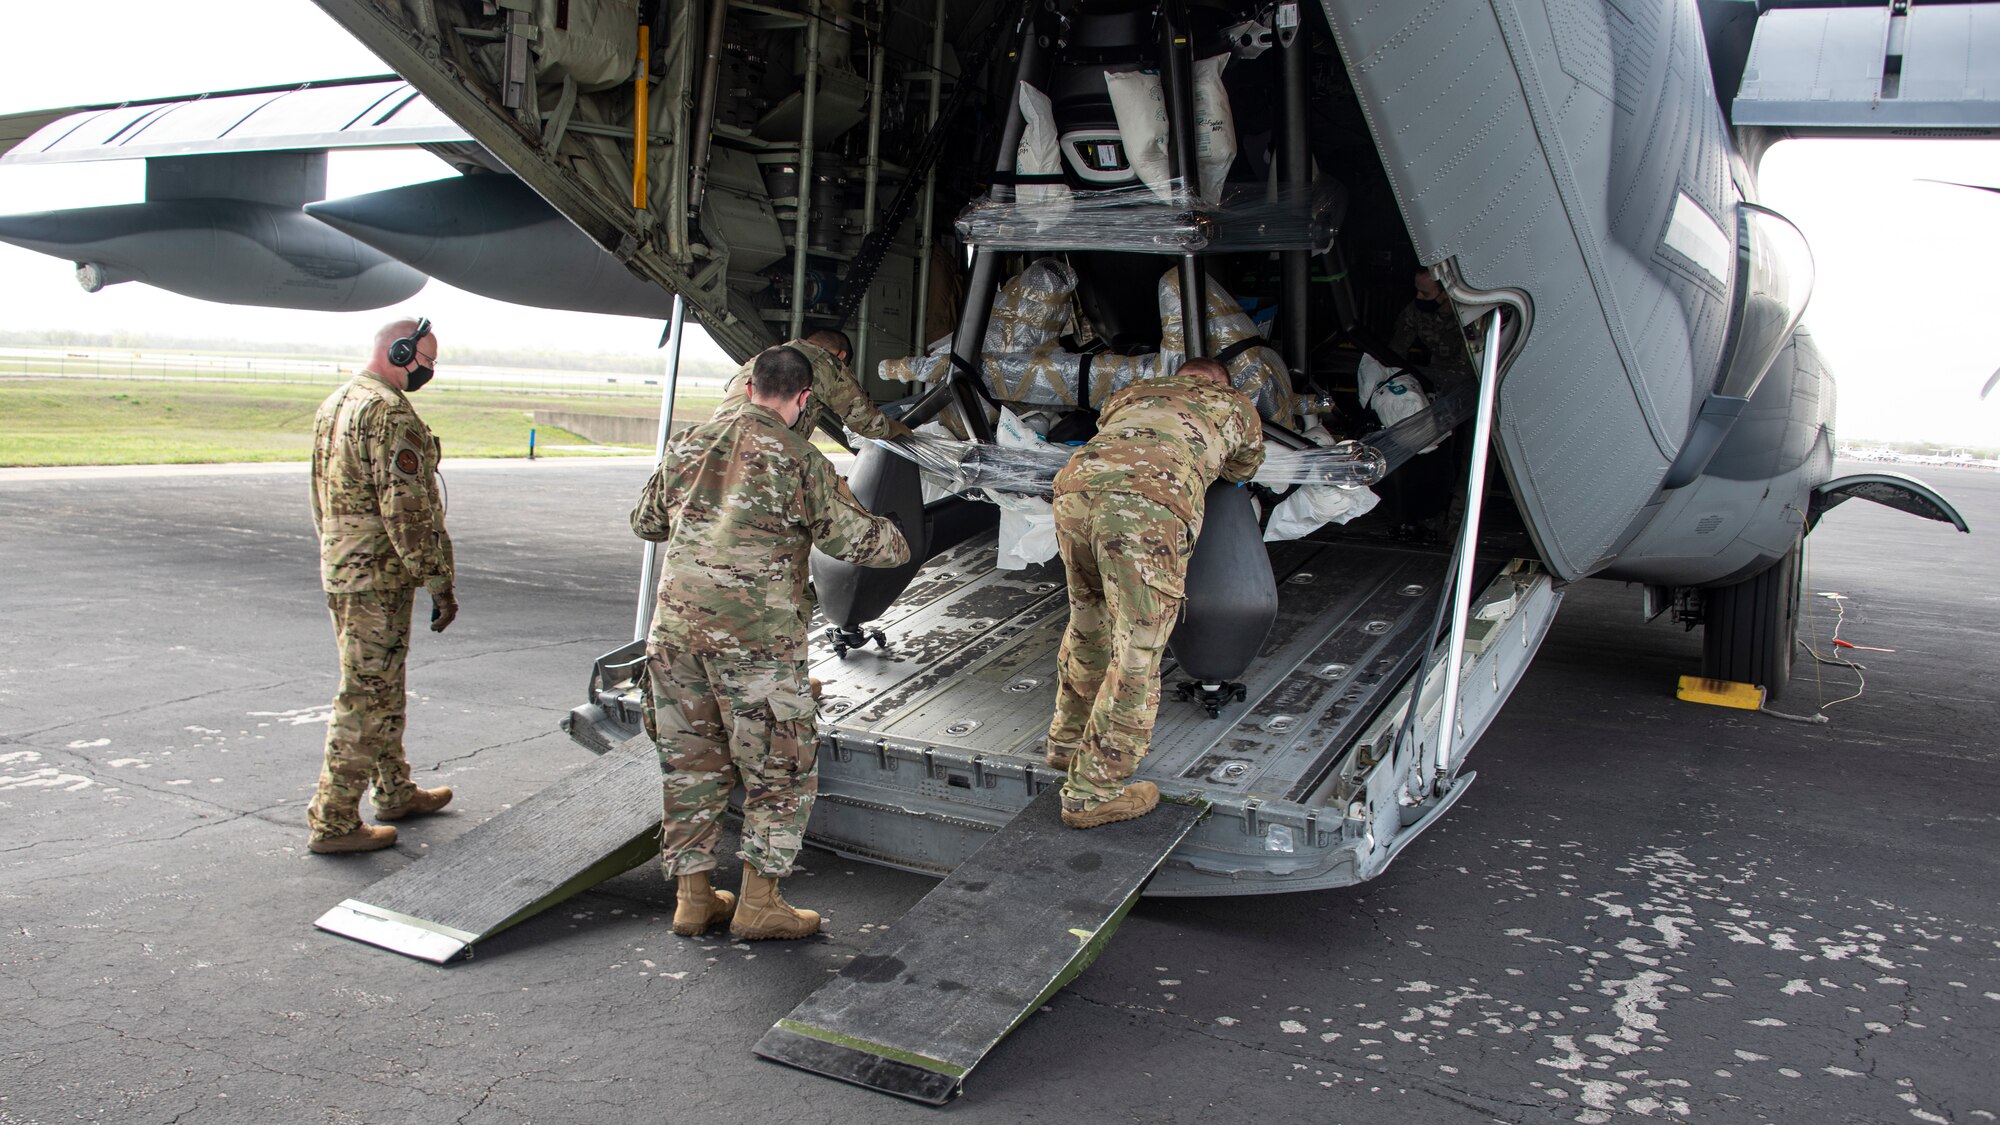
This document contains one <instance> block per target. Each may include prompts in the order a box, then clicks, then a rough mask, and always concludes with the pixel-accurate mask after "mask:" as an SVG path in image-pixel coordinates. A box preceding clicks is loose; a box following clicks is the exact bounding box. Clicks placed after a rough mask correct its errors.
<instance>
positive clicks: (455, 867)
mask: <svg viewBox="0 0 2000 1125" xmlns="http://www.w3.org/2000/svg"><path fill="white" fill-rule="evenodd" d="M412 835H415V833H412ZM659 841H660V766H659V758H658V756H657V755H656V754H655V753H654V751H653V745H652V743H651V742H650V741H648V740H647V739H645V738H644V737H640V738H634V739H631V740H629V741H627V742H626V743H625V744H624V745H622V746H619V747H617V748H616V749H614V750H612V751H611V752H610V753H608V754H605V755H604V756H603V757H600V758H594V759H591V760H590V761H589V762H587V763H585V764H584V765H582V766H580V767H578V768H577V769H576V770H575V771H573V772H571V773H570V774H569V775H568V776H566V777H563V778H561V779H560V780H558V781H556V782H555V783H554V784H551V785H550V786H548V787H547V788H545V789H543V790H542V791H541V792H539V793H536V794H535V795H534V796H532V797H529V798H528V799H527V800H525V801H522V802H521V803H519V804H517V805H515V806H514V807H513V808H511V809H508V810H506V811H504V812H502V813H500V814H499V815H498V816H495V817H493V818H492V819H490V820H488V821H486V823H484V824H481V825H479V826H478V827H476V828H474V829H472V830H471V831H469V832H467V833H465V834H464V835H462V836H460V837H459V838H458V839H456V840H453V841H452V842H451V843H450V844H447V845H445V846H443V847H439V848H433V849H431V851H430V852H429V853H428V854H426V855H425V856H424V857H423V858H422V859H421V860H418V861H417V862H415V863H412V864H410V865H409V866H408V867H405V868H403V869H402V870H401V871H398V872H396V873H395V874H394V875H391V876H389V877H388V878H386V879H383V880H382V881H380V882H378V883H376V884H375V885H374V886H372V887H369V888H368V889H367V890H365V891H363V892H361V893H360V894H358V895H355V896H354V897H353V898H350V899H348V900H347V901H345V902H343V903H341V904H340V905H339V906H336V907H334V908H333V909H332V910H329V911H327V912H326V913H325V914H323V915H321V916H320V918H319V920H318V921H317V922H316V923H315V924H316V925H317V926H319V928H320V929H322V930H328V931H330V932H332V933H336V934H341V935H343V936H345V937H351V938H354V939H355V940H357V941H363V942H367V943H368V944H370V945H377V946H381V947H382V948H383V949H388V950H392V951H394V952H396V953H402V954H406V955H408V956H411V957H415V958H418V959H419V960H423V961H433V962H436V963H438V964H443V963H444V962H446V961H450V960H453V959H455V958H458V957H464V956H470V955H471V950H472V946H473V943H475V942H478V941H483V940H484V939H486V938H489V937H492V936H493V935H494V934H497V933H499V932H500V931H501V930H504V929H506V928H507V927H509V926H512V925H514V924H515V923H516V922H519V921H521V920H522V919H524V918H530V917H533V916H534V915H536V914H538V913H540V912H542V911H544V910H547V909H548V908H550V907H552V906H554V905H556V904H557V903H559V902H561V901H563V900H564V899H566V898H569V897H570V896H572V895H575V894H578V893H580V892H582V891H586V890H589V889H590V888H591V887H594V886H596V885H597V884H599V883H602V882H603V881H604V880H606V879H609V878H611V877H613V876H615V875H619V874H622V873H624V872H626V871H629V870H631V869H632V868H634V867H636V866H638V865H639V864H641V863H644V862H646V861H647V860H648V859H650V858H652V857H653V856H656V855H658V854H659V849H660V843H659Z"/></svg>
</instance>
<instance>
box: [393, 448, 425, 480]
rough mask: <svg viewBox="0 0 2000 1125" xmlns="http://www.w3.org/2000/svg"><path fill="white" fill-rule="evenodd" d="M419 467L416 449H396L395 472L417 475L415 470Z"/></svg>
mask: <svg viewBox="0 0 2000 1125" xmlns="http://www.w3.org/2000/svg"><path fill="white" fill-rule="evenodd" d="M420 467H421V464H420V462H418V460H417V451H416V450H414V449H398V450H397V451H396V471H397V472H399V473H403V474H404V475H406V476H416V475H417V470H418V469H419V468H420Z"/></svg>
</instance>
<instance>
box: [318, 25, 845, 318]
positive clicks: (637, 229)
mask: <svg viewBox="0 0 2000 1125" xmlns="http://www.w3.org/2000/svg"><path fill="white" fill-rule="evenodd" d="M315 2H316V3H317V4H318V5H319V6H320V8H321V9H323V10H324V11H325V12H326V13H327V15H329V16H331V17H332V18H333V19H334V21H335V22H337V23H339V24H340V25H341V26H342V27H344V28H346V29H347V31H348V32H349V33H350V34H351V35H353V36H354V37H355V38H356V39H357V40H359V41H360V42H361V44H362V45H363V46H365V47H367V48H368V49H369V50H371V51H373V52H374V53H375V55H376V57H378V58H380V59H381V60H382V61H383V62H385V63H387V64H388V65H389V66H391V67H393V68H394V69H395V71H396V73H397V74H399V75H401V76H402V77H403V78H404V79H406V80H408V81H409V83H410V84H411V85H412V86H414V87H415V88H416V89H418V90H419V91H421V92H422V93H423V94H424V96H425V97H427V98H429V99H430V100H431V102H432V103H434V104H435V105H436V106H437V107H438V109H439V110H441V111H442V112H443V113H444V114H445V115H446V116H447V117H449V118H450V119H451V120H453V121H455V122H457V123H458V124H459V125H460V126H462V127H463V128H464V129H465V131H466V132H467V133H468V134H470V136H471V137H472V139H474V140H475V141H477V142H478V143H479V144H480V145H482V146H483V147H484V148H485V149H486V150H487V151H488V152H490V153H491V154H492V155H493V156H494V157H495V158H497V159H498V161H499V162H500V163H501V164H503V165H505V166H506V168H507V169H508V170H509V171H511V172H512V173H513V174H514V175H516V176H518V177H519V178H520V179H521V181H522V182H523V183H525V184H527V186H528V187H529V188H531V189H533V191H534V193H535V194H536V195H538V196H540V197H541V198H542V199H544V200H546V201H547V202H548V203H549V204H550V205H551V206H552V207H553V208H554V209H555V210H556V211H557V212H559V213H560V214H561V216H562V217H563V218H565V219H567V220H568V221H569V222H570V223H573V224H574V225H575V226H576V227H578V228H580V229H581V230H582V231H583V233H584V234H585V235H586V236H587V237H588V239H589V240H590V241H591V242H592V243H594V244H595V245H596V246H597V247H599V248H601V249H603V250H605V251H607V252H609V253H610V254H611V255H612V256H613V257H614V258H615V259H616V260H617V261H619V262H621V263H623V264H624V266H625V267H626V268H627V269H629V270H630V271H631V272H632V273H633V274H635V275H637V276H638V277H639V278H641V279H643V280H644V281H646V282H648V283H650V284H653V285H655V286H658V287H660V288H661V289H662V290H663V291H665V292H669V293H678V294H681V295H683V296H685V297H686V298H687V300H688V301H689V302H690V305H691V307H692V308H693V309H694V311H695V312H696V314H697V316H698V317H699V318H700V320H701V322H702V324H703V325H704V326H705V327H706V328H707V329H708V332H709V335H710V336H711V337H712V338H714V339H715V341H716V342H717V343H719V344H721V345H722V346H723V348H724V349H725V350H727V351H729V352H731V353H733V354H737V355H749V354H752V353H755V352H757V351H759V350H761V349H763V348H764V347H767V346H769V345H770V344H772V343H775V342H776V340H777V337H776V335H774V333H773V331H772V329H771V328H770V327H768V326H767V325H766V324H765V322H764V321H763V319H761V317H760V315H759V312H758V310H757V309H756V308H755V307H754V306H752V305H750V304H749V303H748V302H747V300H745V299H744V298H743V297H741V296H734V297H732V295H731V291H730V285H729V274H730V273H731V272H742V267H741V263H739V262H733V261H732V260H731V256H730V253H729V247H728V241H727V238H726V236H725V234H724V232H723V231H721V230H719V229H714V228H713V227H709V228H705V229H699V230H697V229H693V227H694V224H693V223H691V221H690V219H689V212H690V199H689V194H690V174H689V173H690V170H691V169H692V168H693V167H694V166H696V164H697V162H698V161H697V160H696V153H695V151H694V150H695V149H696V148H697V147H698V145H699V144H700V143H701V142H700V141H699V140H698V139H697V138H696V133H697V132H698V130H696V129H695V128H694V127H693V123H692V116H693V115H692V113H691V110H692V108H693V106H692V100H693V99H692V98H691V97H690V96H689V95H690V92H691V91H693V90H695V88H696V87H697V85H698V84H699V82H698V72H699V71H700V69H701V58H700V56H699V54H698V51H699V49H700V44H699V42H698V37H697V36H695V35H693V34H691V32H692V30H693V25H694V21H695V19H696V12H695V11H694V8H693V6H692V5H688V4H679V5H672V6H671V8H672V11H671V12H669V13H665V14H663V16H662V18H661V19H660V20H659V21H658V22H659V26H658V27H657V28H656V27H653V26H651V25H650V24H649V25H647V26H643V27H642V26H641V21H640V8H641V7H642V6H641V5H636V4H624V5H617V4H590V5H568V4H564V5H558V6H556V7H555V8H554V10H553V11H551V12H550V13H548V17H549V18H547V19H539V18H531V17H530V14H529V12H528V11H526V10H525V9H527V8H529V7H531V6H530V5H527V4H520V5H514V4H508V5H502V6H500V7H499V8H497V9H496V8H495V7H493V6H491V5H489V6H488V7H487V9H486V11H487V12H488V13H491V15H490V17H488V18H478V17H475V18H471V19H468V20H466V21H464V22H465V23H467V24H469V25H474V26H451V25H448V24H446V23H443V22H441V21H440V20H439V18H438V15H437V12H436V11H435V10H434V9H433V8H432V7H431V6H430V5H428V4H419V5H399V4H392V5H384V4H379V3H376V2H375V0H315ZM771 18H785V17H783V15H782V13H781V14H780V15H779V16H773V17H771ZM789 18H791V19H793V20H794V21H797V20H798V17H796V16H792V17H789ZM642 35H648V36H650V39H643V38H642ZM647 43H650V47H647V46H644V44H647ZM531 45H532V50H531V49H530V47H531ZM711 49H714V48H711ZM642 53H644V54H645V55H646V56H647V58H648V62H649V65H648V66H647V67H646V68H645V69H644V70H641V68H640V67H639V66H638V59H639V57H640V55H641V54H642ZM807 96H810V85H809V86H808V93H807ZM805 120H806V121H808V122H810V121H811V120H812V118H811V116H810V115H808V116H807V117H806V118H805ZM851 123H852V122H851V121H850V122H849V124H851ZM824 124H825V123H824V122H822V125H824Z"/></svg>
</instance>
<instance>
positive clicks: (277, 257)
mask: <svg viewBox="0 0 2000 1125" xmlns="http://www.w3.org/2000/svg"><path fill="white" fill-rule="evenodd" d="M0 241H5V242H11V243H13V244H14V245H16V246H20V247H24V248H26V249H29V250H34V251H38V252H40V253H43V254H48V255H51V256H54V257H57V258H66V259H68V260H70V261H72V262H76V263H78V270H77V281H78V282H79V283H80V284H81V285H82V286H83V287H84V289H85V290H87V291H89V292H93V293H94V292H96V291H97V290H99V289H102V288H103V287H104V286H106V285H114V284H117V283H119V282H123V281H142V282H145V283H146V284H148V285H152V286H157V287H158V288H161V289H165V290H167V291H169V292H172V293H179V294H181V295H182V296H186V297H197V298H200V299H201V300H204V301H220V302H223V303H225V304H231V305H263V306H267V307H272V308H285V309H308V310H312V311H315V312H355V311H358V310H361V309H377V308H381V307H383V306H384V305H393V304H396V303H398V302H401V301H405V300H408V299H409V298H410V297H411V296H412V295H414V294H415V293H416V291H417V290H419V289H422V288H423V287H424V281H425V277H424V275H423V274H421V273H418V272H417V271H416V270H413V269H411V268H410V267H408V266H406V265H404V264H402V263H401V262H398V261H396V260H395V259H393V258H390V257H388V256H387V255H384V254H382V253H380V252H379V251H376V250H374V249H371V248H369V247H367V246H364V245H362V244H361V243H359V242H356V241H355V240H354V239H352V238H349V237H348V236H346V235H344V234H342V233H340V232H339V231H336V230H333V229H332V228H330V227H328V226H326V225H325V224H323V223H320V222H319V221H318V220H316V219H313V218H311V217H309V216H307V215H306V214H305V213H304V212H302V211H300V210H298V209H297V208H295V207H284V206H279V205H275V204H270V203H257V202H250V201H247V200H240V199H171V200H154V201H149V202H146V203H129V204H123V205H120V206H116V207H83V208H77V209H75V210H69V211H41V212H36V213H33V214H27V215H4V216H0Z"/></svg>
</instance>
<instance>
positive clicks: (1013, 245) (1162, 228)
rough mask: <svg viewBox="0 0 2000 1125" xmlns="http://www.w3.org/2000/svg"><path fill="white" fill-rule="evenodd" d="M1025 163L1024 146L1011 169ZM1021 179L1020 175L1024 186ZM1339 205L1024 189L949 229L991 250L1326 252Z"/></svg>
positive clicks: (1329, 191) (1274, 193)
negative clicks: (1206, 200)
mask: <svg viewBox="0 0 2000 1125" xmlns="http://www.w3.org/2000/svg"><path fill="white" fill-rule="evenodd" d="M1033 163H1036V162H1035V161H1034V160H1033V159H1032V158H1031V154H1030V153H1029V151H1028V148H1027V146H1026V144H1025V143H1024V144H1023V146H1022V149H1021V156H1020V157H1019V159H1018V164H1019V165H1022V166H1025V165H1028V164H1033ZM1029 175H1030V174H1029V173H1026V172H1025V170H1024V173H1023V179H1024V180H1025V179H1027V178H1028V176H1029ZM1175 183H1176V185H1178V184H1179V183H1180V181H1175ZM1344 202H1345V197H1344V195H1343V194H1342V192H1341V189H1340V187H1339V186H1338V185H1336V184H1333V183H1330V182H1322V183H1320V184H1317V185H1315V186H1313V187H1311V188H1305V189H1298V188H1290V187H1281V188H1277V189H1275V190H1273V189H1270V188H1264V187H1256V186H1238V187H1231V188H1229V189H1228V190H1227V191H1225V192H1224V195H1223V198H1222V201H1221V202H1219V203H1203V202H1200V201H1198V200H1190V199H1187V198H1186V197H1185V196H1181V197H1178V198H1177V199H1176V200H1175V201H1173V202H1163V201H1162V200H1161V199H1160V198H1158V197H1157V196H1155V195H1154V194H1153V193H1152V192H1151V191H1149V190H1147V189H1146V188H1143V187H1137V188H1133V187H1120V188H1106V189H1101V190H1094V191H1084V190H1073V189H1071V188H1068V187H1064V186H1062V185H1060V184H1043V185H1037V184H1032V183H1026V182H1024V183H1022V184H1021V185H1020V186H1019V187H1017V189H1016V191H1015V194H1014V195H1013V196H1012V197H1011V198H1006V199H994V198H992V197H991V196H982V197H980V198H978V199H975V200H973V201H972V203H971V204H969V205H968V206H967V207H966V209H965V210H964V211H962V212H960V213H959V216H958V220H957V222H956V224H955V226H956V228H957V230H958V234H959V237H960V238H962V239H963V240H965V242H966V243H967V244H969V245H972V246H981V247H985V248H986V249H989V250H1027V251H1034V250H1050V251H1063V250H1125V251H1130V252H1132V253H1135V254H1197V253H1208V254H1254V253H1262V252H1264V251H1269V250H1308V251H1314V252H1324V251H1325V250H1326V249H1327V248H1328V247H1329V246H1330V245H1331V244H1332V242H1333V236H1334V233H1335V231H1336V230H1337V229H1338V224H1339V219H1340V216H1341V213H1342V211H1343V209H1344V207H1343V205H1344Z"/></svg>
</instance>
